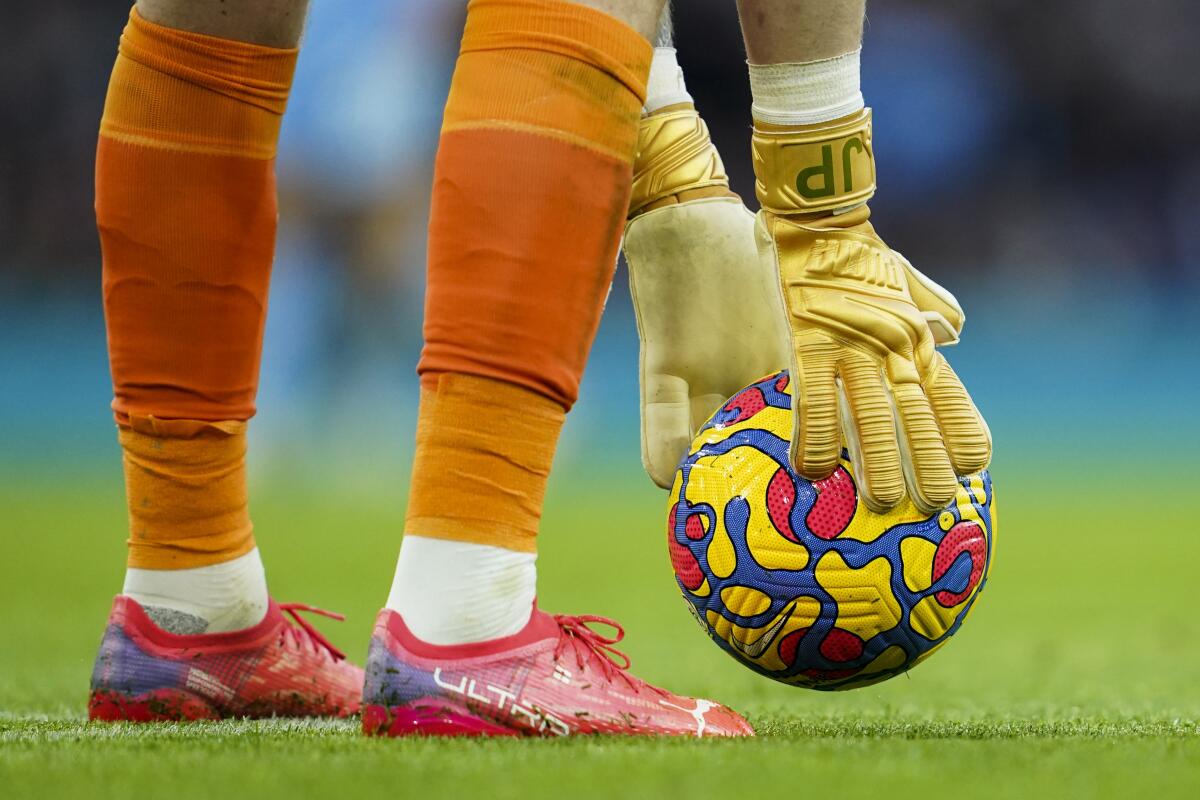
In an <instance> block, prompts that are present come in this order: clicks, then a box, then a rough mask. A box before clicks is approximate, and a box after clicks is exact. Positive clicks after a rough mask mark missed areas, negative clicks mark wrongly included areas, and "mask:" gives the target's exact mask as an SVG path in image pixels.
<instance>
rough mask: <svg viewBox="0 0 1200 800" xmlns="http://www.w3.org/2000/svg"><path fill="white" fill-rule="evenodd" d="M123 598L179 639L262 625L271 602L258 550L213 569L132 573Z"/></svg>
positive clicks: (127, 579) (217, 565)
mask: <svg viewBox="0 0 1200 800" xmlns="http://www.w3.org/2000/svg"><path fill="white" fill-rule="evenodd" d="M122 593H123V594H125V595H128V596H129V597H132V598H133V599H134V600H136V601H138V603H139V604H141V606H142V607H143V608H144V609H145V610H146V613H147V614H148V615H149V616H150V619H152V620H154V623H155V624H156V625H158V626H159V627H160V628H162V629H164V630H167V631H170V632H171V633H178V634H196V633H220V632H222V631H236V630H240V629H242V628H249V627H251V626H253V625H257V624H258V623H259V622H261V621H262V619H263V617H265V616H266V614H267V605H268V604H269V602H270V600H269V599H268V597H267V578H266V574H265V573H264V572H263V565H262V559H261V558H260V557H259V555H258V548H257V547H256V548H254V549H253V550H251V551H250V552H249V553H246V555H244V556H239V557H238V558H235V559H233V560H232V561H226V562H224V563H222V564H213V565H212V566H208V567H195V568H193V569H136V568H134V567H130V568H128V569H127V570H126V571H125V588H124V590H123V591H122Z"/></svg>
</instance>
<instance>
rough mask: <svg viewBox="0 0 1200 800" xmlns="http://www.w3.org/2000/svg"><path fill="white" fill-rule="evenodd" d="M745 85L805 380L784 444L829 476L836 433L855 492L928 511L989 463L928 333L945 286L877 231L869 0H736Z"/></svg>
mask: <svg viewBox="0 0 1200 800" xmlns="http://www.w3.org/2000/svg"><path fill="white" fill-rule="evenodd" d="M738 8H739V12H740V14H741V19H742V31H743V34H744V37H745V40H746V50H747V53H748V55H749V57H750V85H751V90H752V93H753V97H754V105H753V108H752V112H753V116H754V137H753V147H754V168H755V174H756V178H757V181H756V189H757V193H758V197H759V201H760V202H761V204H762V208H763V210H762V212H760V214H759V231H760V234H761V235H760V237H759V238H760V244H761V246H762V252H763V255H764V257H765V259H767V260H769V261H771V262H772V263H773V266H774V267H775V268H776V269H777V270H778V275H779V279H780V285H781V287H782V290H783V291H782V294H783V301H784V304H785V306H786V308H787V320H788V323H789V326H790V328H791V352H792V360H791V371H792V377H793V379H794V380H796V381H797V383H798V384H799V385H800V386H801V390H800V391H799V392H798V393H797V396H796V402H795V408H794V410H793V411H794V414H795V415H796V421H795V424H794V426H793V427H794V430H793V435H792V443H791V457H792V461H793V464H794V466H795V467H796V469H797V470H798V471H799V472H800V473H801V474H802V475H804V476H805V477H808V478H810V479H814V480H815V479H821V478H825V477H827V476H828V475H829V474H830V473H831V472H832V470H833V469H834V467H836V466H837V463H838V459H839V457H840V455H841V451H842V448H843V444H845V446H846V447H847V448H848V450H849V453H850V458H851V461H852V462H853V463H854V467H855V473H856V478H857V480H858V485H859V488H860V490H861V491H862V494H863V499H864V501H865V502H866V503H867V504H868V505H869V506H871V507H872V508H873V509H875V510H880V511H882V510H887V509H890V508H892V507H894V506H896V505H897V504H898V503H900V502H901V501H903V500H904V499H905V495H906V494H907V495H908V497H909V498H910V499H911V501H912V502H913V503H915V504H916V505H917V506H918V507H919V508H920V509H921V510H922V511H924V512H926V513H929V512H932V511H935V510H937V509H939V508H941V507H942V506H944V505H945V504H946V503H948V502H949V501H950V500H951V498H953V497H954V494H955V491H956V489H957V487H958V481H957V478H956V473H957V474H959V475H965V474H969V473H971V472H975V471H977V470H979V469H982V468H983V467H984V466H986V464H987V462H988V460H989V458H990V455H991V439H990V436H989V435H988V433H987V426H986V425H985V424H984V422H983V418H982V417H981V416H980V415H979V412H978V411H977V410H976V408H975V406H974V404H973V403H972V401H971V398H970V397H969V396H968V394H967V392H966V390H965V389H964V388H963V386H962V384H961V383H960V382H959V380H958V378H957V377H956V376H955V374H954V372H953V370H951V369H950V366H949V365H948V364H947V363H946V360H945V359H944V358H943V357H942V356H941V355H940V354H939V353H938V352H936V351H935V349H934V346H935V344H941V343H951V342H953V341H956V340H957V336H958V333H959V332H960V330H961V328H962V323H963V314H962V309H961V308H960V307H959V306H958V304H957V302H956V301H955V300H954V298H953V296H952V295H950V293H949V292H947V291H946V290H945V289H943V288H942V287H940V286H938V285H937V284H934V283H933V282H932V281H930V280H929V279H928V278H926V277H925V276H923V275H922V274H921V273H920V272H918V271H917V270H915V269H913V267H912V265H911V264H909V263H908V261H907V260H905V259H904V258H903V257H902V256H900V255H899V254H898V253H895V252H894V251H892V250H891V249H890V248H888V247H887V245H886V244H884V243H883V241H882V240H880V238H879V237H878V235H877V234H876V233H875V231H874V229H873V228H872V226H871V223H870V222H869V218H870V211H869V209H868V207H867V205H866V204H867V201H868V200H869V199H870V198H871V197H872V196H873V195H874V192H875V164H874V158H873V155H872V146H871V135H872V130H871V115H870V109H868V108H865V107H864V104H863V97H862V93H861V91H860V89H859V51H860V42H861V37H862V27H863V16H864V10H865V2H864V0H738Z"/></svg>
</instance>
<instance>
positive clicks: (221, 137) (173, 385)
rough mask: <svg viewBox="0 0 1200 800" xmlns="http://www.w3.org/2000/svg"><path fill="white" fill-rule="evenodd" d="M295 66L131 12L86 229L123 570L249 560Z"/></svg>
mask: <svg viewBox="0 0 1200 800" xmlns="http://www.w3.org/2000/svg"><path fill="white" fill-rule="evenodd" d="M296 52H297V51H296V50H294V49H275V48H269V47H262V46H260V45H254V44H248V43H244V42H235V41H230V40H227V39H219V38H216V37H212V36H204V35H200V34H194V33H188V32H184V31H179V30H175V29H172V28H166V27H163V26H160V25H155V24H153V23H150V22H148V21H146V20H144V19H142V18H141V17H140V16H139V15H138V13H137V11H136V10H134V11H132V12H131V13H130V16H129V24H128V25H127V26H126V28H125V31H124V33H123V34H122V36H121V44H120V49H119V54H118V56H117V61H116V65H115V66H114V68H113V73H112V78H111V80H110V83H109V88H108V97H107V99H106V101H105V107H104V116H103V118H102V120H101V123H100V140H99V144H98V148H97V154H96V219H97V225H98V228H99V231H100V244H101V248H102V252H103V261H104V267H103V291H104V310H105V318H106V321H107V326H108V350H109V359H110V363H111V368H112V376H113V387H114V396H115V397H114V400H113V410H114V412H115V414H116V418H117V422H118V424H119V425H120V426H121V430H120V440H121V445H122V447H123V448H124V450H125V462H126V479H127V490H128V495H129V502H130V515H131V541H130V545H131V546H130V556H129V558H130V560H129V564H130V566H135V567H144V568H150V569H156V568H157V569H163V568H166V569H170V568H176V569H182V568H188V567H199V566H205V565H208V564H214V563H220V562H223V561H227V560H229V559H232V558H236V557H237V556H239V555H242V554H244V553H246V552H248V551H249V550H250V549H251V548H252V547H253V545H254V540H253V536H252V534H251V528H250V522H249V518H248V516H247V515H246V502H245V467H244V453H245V432H244V430H245V423H244V421H245V420H247V419H249V418H250V417H251V416H253V414H254V398H255V394H256V392H257V389H258V367H259V358H260V355H261V351H262V333H263V326H264V323H265V320H266V308H267V289H268V284H269V282H270V273H271V262H272V260H273V258H274V248H275V224H276V216H277V207H276V199H275V176H274V163H275V161H274V160H275V147H276V141H277V139H278V136H279V124H280V120H281V118H282V115H283V111H284V107H285V106H286V103H287V96H288V91H289V88H290V86H291V78H292V72H293V70H294V67H295V63H296ZM208 423H213V424H208Z"/></svg>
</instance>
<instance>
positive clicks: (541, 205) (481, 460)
mask: <svg viewBox="0 0 1200 800" xmlns="http://www.w3.org/2000/svg"><path fill="white" fill-rule="evenodd" d="M651 55H652V48H651V47H650V44H649V42H647V41H646V40H645V39H644V38H643V37H642V36H641V35H639V34H638V33H637V32H636V31H635V30H633V29H632V28H630V27H629V26H627V25H625V24H624V23H622V22H620V21H619V20H617V19H615V18H613V17H611V16H608V15H607V14H603V13H601V12H599V11H596V10H594V9H591V8H587V7H585V6H580V5H576V4H573V3H568V2H561V1H560V0H471V3H470V4H469V5H468V10H467V24H466V30H465V32H464V34H463V39H462V47H461V51H460V55H459V58H458V63H457V65H456V68H455V71H454V78H453V81H452V83H451V87H450V96H449V99H448V100H447V103H446V111H445V116H444V119H443V123H442V133H441V140H440V143H439V146H438V155H437V161H436V164H435V168H434V188H433V202H432V210H431V216H430V224H429V264H428V282H427V290H426V302H425V348H424V350H423V351H422V354H421V362H420V365H419V366H418V372H419V373H420V375H421V383H422V401H421V411H420V420H419V423H418V436H417V454H416V459H415V463H414V474H413V482H412V491H411V493H410V498H409V503H410V507H409V513H408V522H407V527H406V530H407V532H408V533H411V534H416V535H419V536H428V537H432V538H450V539H460V540H465V541H473V542H477V543H481V544H492V545H499V546H503V547H508V548H510V549H517V550H533V549H534V537H535V536H536V533H537V524H538V520H539V518H540V516H541V505H542V494H543V492H544V491H545V484H546V476H547V475H548V474H549V470H550V464H551V461H552V459H553V455H554V449H555V445H556V443H557V440H558V433H559V430H560V429H561V426H562V421H563V414H564V413H565V411H566V410H568V409H570V407H571V405H572V404H573V403H574V402H575V399H576V397H577V396H578V394H579V381H580V378H581V377H582V374H583V367H584V363H585V362H586V360H587V354H588V350H589V349H590V348H591V344H592V339H593V338H594V337H595V333H596V328H597V326H598V325H599V321H600V312H601V309H602V307H603V304H604V299H605V297H606V295H607V292H608V289H609V286H610V284H611V283H612V277H613V271H614V269H615V267H616V260H617V247H618V244H619V238H620V231H621V226H622V224H623V220H624V217H625V213H626V210H627V206H628V203H629V191H630V183H631V180H632V165H633V159H634V151H635V148H636V144H637V123H638V118H639V115H640V112H641V108H642V103H643V101H644V99H645V90H646V78H647V76H648V74H649V70H650V60H651Z"/></svg>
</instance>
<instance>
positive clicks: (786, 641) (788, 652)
mask: <svg viewBox="0 0 1200 800" xmlns="http://www.w3.org/2000/svg"><path fill="white" fill-rule="evenodd" d="M806 633H808V628H801V629H800V630H798V631H792V632H791V633H789V634H788V635H787V636H784V637H783V638H782V639H780V640H779V658H780V659H781V660H782V661H783V663H785V664H787V665H788V666H789V667H790V666H792V665H794V664H795V663H796V651H797V650H798V649H799V648H800V640H801V639H803V638H804V634H806Z"/></svg>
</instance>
